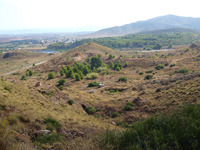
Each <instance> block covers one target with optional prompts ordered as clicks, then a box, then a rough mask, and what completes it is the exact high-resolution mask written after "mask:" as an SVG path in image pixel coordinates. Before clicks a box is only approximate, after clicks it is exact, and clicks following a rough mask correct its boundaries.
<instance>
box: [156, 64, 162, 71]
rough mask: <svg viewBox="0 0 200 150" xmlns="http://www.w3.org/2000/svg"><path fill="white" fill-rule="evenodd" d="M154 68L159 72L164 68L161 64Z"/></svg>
mask: <svg viewBox="0 0 200 150" xmlns="http://www.w3.org/2000/svg"><path fill="white" fill-rule="evenodd" d="M155 68H156V69H157V70H161V69H163V68H164V66H163V65H162V64H159V65H157V66H156V67H155Z"/></svg>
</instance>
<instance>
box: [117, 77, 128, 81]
mask: <svg viewBox="0 0 200 150" xmlns="http://www.w3.org/2000/svg"><path fill="white" fill-rule="evenodd" d="M118 81H124V82H126V81H127V77H120V78H119V79H118Z"/></svg>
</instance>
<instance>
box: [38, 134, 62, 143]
mask: <svg viewBox="0 0 200 150" xmlns="http://www.w3.org/2000/svg"><path fill="white" fill-rule="evenodd" d="M61 139H62V138H61V136H60V135H59V134H56V133H53V134H51V135H39V136H38V138H37V139H36V140H37V141H38V142H40V143H42V144H47V143H48V144H53V143H55V142H58V141H61Z"/></svg>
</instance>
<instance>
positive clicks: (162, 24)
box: [90, 15, 200, 37]
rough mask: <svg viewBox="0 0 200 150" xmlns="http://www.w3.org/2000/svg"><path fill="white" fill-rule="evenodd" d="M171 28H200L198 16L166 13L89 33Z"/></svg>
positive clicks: (131, 32)
mask: <svg viewBox="0 0 200 150" xmlns="http://www.w3.org/2000/svg"><path fill="white" fill-rule="evenodd" d="M172 28H188V29H194V30H200V18H192V17H180V16H175V15H166V16H161V17H156V18H153V19H149V20H146V21H138V22H135V23H130V24H126V25H123V26H116V27H111V28H106V29H102V30H100V31H97V32H95V33H92V34H90V36H92V37H110V36H122V35H127V34H133V33H140V32H147V31H154V30H163V29H172Z"/></svg>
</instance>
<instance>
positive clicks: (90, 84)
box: [88, 81, 99, 87]
mask: <svg viewBox="0 0 200 150" xmlns="http://www.w3.org/2000/svg"><path fill="white" fill-rule="evenodd" d="M95 86H99V83H98V82H96V81H94V82H90V83H89V84H88V87H95Z"/></svg>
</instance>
